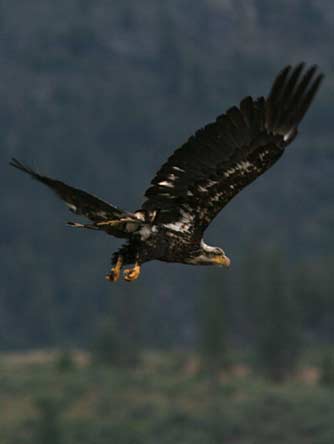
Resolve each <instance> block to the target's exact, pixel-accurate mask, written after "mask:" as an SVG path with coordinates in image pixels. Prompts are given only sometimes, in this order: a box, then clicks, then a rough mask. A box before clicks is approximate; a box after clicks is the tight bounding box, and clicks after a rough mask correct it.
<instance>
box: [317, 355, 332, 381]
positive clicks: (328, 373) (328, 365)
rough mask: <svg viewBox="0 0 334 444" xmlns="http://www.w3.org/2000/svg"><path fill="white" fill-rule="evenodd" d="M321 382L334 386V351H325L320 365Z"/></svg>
mask: <svg viewBox="0 0 334 444" xmlns="http://www.w3.org/2000/svg"><path fill="white" fill-rule="evenodd" d="M320 382H321V384H323V385H324V386H328V387H334V351H333V350H329V351H327V352H324V355H323V358H322V361H321V366H320Z"/></svg>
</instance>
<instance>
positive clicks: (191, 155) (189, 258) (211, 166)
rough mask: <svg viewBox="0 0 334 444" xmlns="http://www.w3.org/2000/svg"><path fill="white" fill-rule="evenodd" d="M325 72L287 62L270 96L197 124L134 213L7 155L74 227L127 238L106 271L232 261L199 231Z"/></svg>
mask: <svg viewBox="0 0 334 444" xmlns="http://www.w3.org/2000/svg"><path fill="white" fill-rule="evenodd" d="M322 79H323V75H322V74H319V73H318V70H317V67H316V66H311V67H309V68H306V67H305V64H304V63H300V64H298V65H296V66H295V67H291V66H287V67H286V68H284V69H283V70H282V71H281V73H280V74H279V75H278V76H277V78H276V80H275V81H274V84H273V86H272V89H271V92H270V94H269V96H268V98H264V97H260V98H258V99H255V100H254V99H252V98H251V97H246V98H244V99H243V100H242V101H241V103H240V106H239V107H236V106H234V107H232V108H230V109H229V110H228V111H227V112H226V113H225V114H222V115H221V116H219V117H218V118H217V119H216V121H215V122H213V123H210V124H208V125H207V126H205V127H204V128H203V129H200V130H199V131H197V132H196V134H195V135H194V136H192V137H190V139H189V140H188V141H187V142H186V143H185V144H184V145H182V146H181V147H180V148H178V149H177V150H176V151H175V152H174V154H172V156H171V157H170V158H169V159H168V160H167V162H166V163H165V164H164V165H163V166H162V167H161V168H160V170H159V171H158V172H157V174H156V176H155V177H154V179H153V180H152V182H151V186H150V188H149V189H148V190H147V191H146V193H145V201H144V203H143V205H142V207H141V209H139V210H138V211H135V212H133V213H130V212H127V211H124V210H120V209H118V208H116V207H114V206H113V205H111V204H109V203H107V202H105V201H103V200H101V199H99V198H97V197H95V196H93V195H91V194H88V193H86V192H85V191H81V190H78V189H76V188H73V187H71V186H68V185H66V184H64V183H63V182H60V181H59V180H55V179H51V178H49V177H47V176H42V175H40V174H38V173H37V172H35V171H33V170H32V169H31V168H29V167H27V166H25V165H23V164H22V163H21V162H19V161H18V160H16V159H12V161H11V165H12V166H14V167H15V168H18V169H19V170H21V171H24V172H26V173H28V174H30V175H31V176H32V177H33V178H34V179H37V180H38V181H40V182H42V183H44V184H45V185H47V186H48V187H50V188H51V189H52V190H53V191H55V192H56V194H57V195H58V196H59V197H60V198H61V199H63V200H64V201H65V202H66V204H67V206H68V207H69V209H70V210H71V211H72V212H74V213H75V214H77V215H79V216H85V217H87V218H88V219H90V220H91V221H92V223H90V224H79V223H76V222H69V224H70V225H71V226H72V227H77V228H88V229H93V230H102V231H105V232H106V233H107V234H111V235H113V236H116V237H120V238H126V239H127V243H126V244H125V245H124V246H123V247H122V248H120V250H118V251H117V252H116V253H114V255H113V258H112V265H113V268H112V269H111V271H110V273H109V274H108V275H107V276H106V278H107V279H108V280H110V281H113V282H115V281H117V280H118V279H119V277H120V272H121V268H122V267H123V266H124V265H129V264H134V265H133V267H131V268H129V269H126V270H124V279H125V280H126V281H133V280H135V279H137V278H138V276H139V274H140V268H141V265H142V264H143V263H144V262H147V261H150V260H153V259H157V260H160V261H165V262H178V263H183V264H192V265H225V266H229V265H230V259H229V258H228V257H227V256H226V255H225V252H224V251H223V249H222V248H219V247H211V246H209V245H206V244H205V242H204V241H203V233H204V231H205V230H206V228H207V227H208V225H209V224H210V223H211V221H212V220H213V219H214V218H215V217H216V216H217V214H218V213H219V212H220V210H221V209H222V208H224V207H225V205H226V204H227V203H228V202H229V201H230V200H231V199H232V198H233V197H234V196H235V195H236V194H237V193H239V191H240V190H242V189H243V188H244V187H245V186H246V185H248V184H249V183H251V182H252V181H253V180H255V179H256V178H257V177H258V176H260V175H261V174H262V173H264V172H265V171H266V170H268V169H269V168H270V167H271V166H272V165H273V164H274V163H275V162H276V161H277V160H278V159H279V158H280V157H281V155H282V154H283V152H284V151H285V148H286V147H287V145H289V143H290V142H292V140H293V139H294V138H295V137H296V135H297V129H298V125H299V123H300V122H301V120H302V118H303V117H304V115H305V113H306V111H307V109H308V108H309V106H310V104H311V102H312V100H313V98H314V96H315V94H316V92H317V90H318V88H319V86H320V83H321V81H322Z"/></svg>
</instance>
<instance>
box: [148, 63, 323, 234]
mask: <svg viewBox="0 0 334 444" xmlns="http://www.w3.org/2000/svg"><path fill="white" fill-rule="evenodd" d="M322 78H323V75H322V74H318V73H317V67H316V66H312V67H310V68H308V69H307V70H305V66H304V63H300V64H299V65H297V66H295V67H294V68H292V67H291V66H287V67H286V68H284V69H283V70H282V71H281V73H280V74H279V75H278V77H277V78H276V80H275V82H274V84H273V86H272V89H271V92H270V94H269V97H268V98H267V99H265V98H263V97H261V98H259V99H257V100H253V99H252V98H251V97H246V98H245V99H243V100H242V101H241V103H240V107H239V108H238V107H233V108H231V109H229V110H228V111H227V112H226V113H225V114H223V115H221V116H219V117H218V118H217V120H216V121H215V122H214V123H211V124H209V125H207V126H206V127H205V128H203V129H200V130H199V131H197V133H196V134H195V135H194V136H192V137H191V138H190V139H189V140H188V141H187V142H186V143H185V144H184V145H182V146H181V147H180V148H179V149H177V150H176V151H175V152H174V154H173V155H172V156H171V157H170V158H169V159H168V161H167V162H166V163H165V164H164V165H163V166H162V167H161V169H160V170H159V171H158V173H157V174H156V176H155V177H154V179H153V180H152V182H151V187H150V188H149V189H148V190H147V191H146V193H145V197H146V201H145V202H144V204H143V208H144V209H146V210H158V213H157V217H156V223H157V224H164V225H166V226H167V227H168V228H170V229H174V230H176V231H180V232H184V233H188V234H190V235H192V236H193V237H195V238H196V237H197V236H201V235H202V233H203V231H204V230H205V229H206V227H207V226H208V225H209V223H210V222H211V221H212V219H213V218H214V217H215V216H216V215H217V214H218V213H219V211H220V210H221V209H222V208H223V207H224V206H225V205H226V204H227V203H228V202H229V201H230V200H231V199H232V198H233V197H234V196H235V195H236V194H237V193H239V191H241V190H242V189H243V188H244V187H245V186H246V185H248V184H249V183H251V182H252V181H253V180H255V179H256V178H257V177H258V176H260V175H261V174H263V173H264V172H265V171H266V170H267V169H268V168H270V167H271V166H272V165H273V164H274V163H275V162H276V161H277V160H278V159H279V157H280V156H281V155H282V154H283V152H284V149H285V147H286V146H287V145H288V144H289V143H290V142H291V141H292V140H293V139H294V137H295V136H296V134H297V127H298V124H299V123H300V121H301V120H302V118H303V117H304V115H305V113H306V111H307V109H308V108H309V106H310V104H311V102H312V100H313V98H314V96H315V94H316V92H317V90H318V88H319V86H320V83H321V81H322Z"/></svg>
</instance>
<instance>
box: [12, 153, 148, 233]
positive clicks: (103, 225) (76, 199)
mask: <svg viewBox="0 0 334 444" xmlns="http://www.w3.org/2000/svg"><path fill="white" fill-rule="evenodd" d="M10 165H11V166H13V167H15V168H17V169H19V170H21V171H23V172H25V173H27V174H29V175H30V176H31V177H33V178H34V179H36V180H38V181H39V182H41V183H43V184H44V185H46V186H48V187H49V188H51V190H53V191H54V192H55V193H56V194H57V195H58V197H60V198H61V199H62V200H64V201H65V203H66V205H67V206H68V208H69V210H70V211H72V213H75V214H77V215H79V216H85V217H87V218H88V219H90V220H91V221H93V222H95V224H94V225H81V224H75V223H70V224H71V225H73V226H79V227H80V226H82V227H85V228H95V229H101V230H104V231H107V232H108V233H109V234H112V235H114V236H117V237H127V235H128V234H129V233H128V232H127V230H126V229H125V228H126V227H125V225H126V223H127V222H129V221H131V222H133V223H135V224H136V225H137V224H141V223H142V222H141V221H139V220H138V219H137V218H136V217H135V215H134V214H132V213H128V212H126V211H123V210H120V209H119V208H116V207H115V206H113V205H111V204H110V203H108V202H105V201H104V200H102V199H99V198H98V197H96V196H94V195H92V194H89V193H87V192H86V191H82V190H79V189H77V188H74V187H71V186H69V185H66V184H65V183H63V182H61V181H59V180H56V179H51V178H50V177H47V176H42V175H41V174H38V173H37V172H36V171H34V170H33V169H32V168H30V167H28V166H26V165H24V164H23V163H21V162H19V161H18V160H17V159H12V161H11V162H10ZM133 228H134V229H135V228H137V226H136V227H133Z"/></svg>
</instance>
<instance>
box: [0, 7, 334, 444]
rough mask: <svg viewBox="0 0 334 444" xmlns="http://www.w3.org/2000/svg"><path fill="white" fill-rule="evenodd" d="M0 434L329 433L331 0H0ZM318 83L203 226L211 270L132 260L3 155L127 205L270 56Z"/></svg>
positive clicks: (170, 438) (309, 438) (150, 442)
mask: <svg viewBox="0 0 334 444" xmlns="http://www.w3.org/2000/svg"><path fill="white" fill-rule="evenodd" d="M0 36H1V38H0V61H1V69H0V117H1V118H0V129H1V131H0V144H1V151H0V156H1V175H0V181H1V182H2V183H1V189H2V199H1V201H2V202H1V212H2V215H1V219H2V221H3V222H2V229H1V233H0V248H1V254H0V261H1V272H0V273H1V288H0V351H1V354H0V410H1V415H0V442H1V443H5V444H17V443H22V444H25V443H34V444H39V443H43V444H45V443H48V444H59V443H62V444H63V443H65V444H76V443H80V444H88V443H89V444H104V443H110V442H113V443H117V444H137V443H140V444H141V443H143V444H144V443H145V444H156V443H159V444H168V443H180V444H188V443H189V444H190V443H191V444H196V443H200V444H203V443H205V444H216V443H217V444H218V443H219V444H220V443H228V444H230V443H231V444H232V443H233V444H250V443H254V444H255V443H256V444H262V443H266V444H267V443H271V444H276V443H283V442H284V443H285V444H290V443H291V444H292V443H293V444H299V443H303V444H304V443H317V444H331V443H332V442H333V436H334V410H333V402H334V295H333V288H334V276H333V271H332V270H333V266H334V256H333V248H334V235H333V224H334V206H333V187H334V174H333V168H334V149H333V142H332V141H333V137H334V129H333V122H332V120H333V105H334V98H333V97H334V96H333V91H334V74H333V73H334V63H333V60H334V59H333V41H334V6H333V2H332V1H330V0H321V1H316V0H278V1H276V2H267V1H266V0H234V1H232V0H205V1H204V0H203V1H198V2H192V1H190V0H181V1H169V2H156V1H153V0H142V1H140V2H138V1H135V0H118V1H117V0H108V1H107V0H95V1H91V0H58V1H57V2H54V1H51V0H30V1H29V2H20V1H19V0H12V1H11V2H2V3H1V5H0ZM302 60H303V61H305V62H307V63H309V64H313V63H317V64H318V65H319V66H320V68H321V70H322V71H323V72H324V73H325V74H326V79H325V81H324V83H323V86H322V88H321V90H320V93H319V94H318V96H317V97H316V100H315V102H314V104H313V105H312V107H311V109H310V110H309V112H308V114H307V116H306V118H305V119H304V121H303V123H302V125H301V131H300V133H301V134H300V136H299V137H298V138H297V140H296V141H295V142H294V143H293V145H292V146H291V147H289V149H288V153H287V154H286V155H285V156H284V157H283V159H282V160H280V162H279V163H278V164H277V165H276V166H274V168H273V169H271V170H270V172H269V173H267V174H265V175H264V176H262V177H261V178H259V179H258V180H257V181H256V182H255V183H254V184H252V185H250V186H249V187H248V188H247V189H245V190H244V191H243V192H242V193H241V194H240V195H239V196H237V197H236V198H235V199H234V200H233V202H232V203H230V204H229V205H228V207H227V208H225V209H224V211H223V212H222V214H221V215H220V216H219V217H218V218H217V219H216V220H215V221H214V223H213V224H212V226H210V228H209V230H208V231H207V233H206V240H207V242H208V243H210V244H213V245H220V246H222V247H223V248H224V250H225V251H226V253H227V254H228V256H230V257H231V258H232V266H231V268H230V269H228V270H226V269H220V268H209V267H208V268H206V267H197V268H196V269H195V268H192V267H190V266H189V267H187V266H181V265H170V264H163V263H158V262H156V263H154V262H152V263H148V264H146V265H145V266H144V268H143V273H142V276H141V277H140V279H139V280H138V281H136V282H135V283H133V284H127V283H124V282H120V283H118V284H116V285H111V284H110V283H108V282H106V281H105V280H104V275H105V273H106V272H107V271H108V270H109V266H110V257H111V255H112V252H113V251H115V250H116V249H117V248H118V247H119V245H120V242H119V241H118V240H116V239H114V238H112V237H106V236H105V235H104V234H103V233H95V232H84V231H80V230H78V231H76V230H72V229H70V228H68V227H66V226H65V222H66V221H68V220H73V216H72V215H71V214H70V213H68V212H67V210H66V209H65V208H64V205H63V203H62V202H60V201H58V200H57V199H56V198H54V197H53V195H52V194H51V193H50V192H49V190H47V189H45V188H44V187H42V186H39V185H38V184H36V183H34V182H33V181H31V180H29V179H28V178H27V177H23V176H22V175H20V174H17V172H16V171H14V170H13V169H10V168H9V167H8V161H9V159H10V158H11V157H12V156H15V157H17V158H18V159H21V160H23V161H26V162H27V163H28V164H31V165H32V166H34V167H36V168H39V169H40V171H41V172H42V173H45V174H47V175H50V176H51V177H55V178H58V179H61V180H63V181H65V182H66V183H68V184H71V185H73V186H76V187H79V188H83V189H85V190H87V191H89V192H92V193H94V194H97V195H99V196H100V197H102V198H104V199H106V200H108V201H110V202H112V203H113V204H115V205H118V206H120V207H122V208H125V209H129V210H134V209H136V208H139V207H140V205H141V203H142V201H143V193H144V191H145V189H146V188H147V187H148V185H149V182H150V180H151V178H152V177H153V175H154V173H155V172H156V170H157V169H158V168H159V166H160V164H161V163H162V162H163V161H164V160H165V159H166V158H167V156H168V155H169V154H170V153H171V152H172V151H173V150H174V149H175V148H177V147H178V146H180V145H181V144H182V143H183V142H184V141H185V140H186V139H187V138H188V137H189V136H190V135H191V134H192V133H193V132H194V131H195V130H197V129H198V128H199V127H201V126H203V125H204V124H206V123H207V122H209V121H212V120H214V119H215V118H216V116H217V115H219V114H221V113H223V112H224V111H225V110H226V109H227V108H228V107H230V106H232V105H235V104H238V103H239V102H240V100H241V99H242V98H243V97H244V96H246V95H252V96H254V97H257V96H259V95H266V94H267V93H268V91H269V88H270V86H271V82H272V80H273V78H274V77H275V75H276V74H277V73H278V71H279V70H280V69H281V68H282V67H283V66H284V65H286V64H288V63H296V62H299V61H302Z"/></svg>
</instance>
